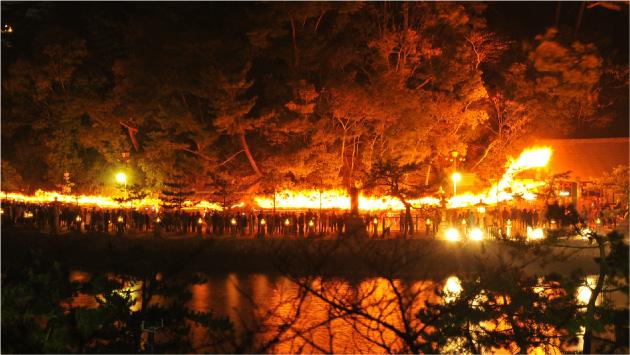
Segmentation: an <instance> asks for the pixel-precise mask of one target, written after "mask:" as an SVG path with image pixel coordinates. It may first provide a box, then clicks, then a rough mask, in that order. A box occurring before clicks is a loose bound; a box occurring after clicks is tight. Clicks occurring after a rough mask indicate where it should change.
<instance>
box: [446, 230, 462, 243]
mask: <svg viewBox="0 0 630 355" xmlns="http://www.w3.org/2000/svg"><path fill="white" fill-rule="evenodd" d="M446 239H448V240H450V241H452V242H456V241H458V240H459V233H457V229H455V228H451V229H449V230H448V232H446Z"/></svg>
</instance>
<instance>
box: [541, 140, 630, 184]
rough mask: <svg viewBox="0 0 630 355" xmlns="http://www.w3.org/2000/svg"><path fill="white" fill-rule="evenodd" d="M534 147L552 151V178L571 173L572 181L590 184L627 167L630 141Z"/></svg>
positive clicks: (559, 142)
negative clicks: (593, 180)
mask: <svg viewBox="0 0 630 355" xmlns="http://www.w3.org/2000/svg"><path fill="white" fill-rule="evenodd" d="M536 145H537V146H549V147H551V149H552V153H551V158H550V161H549V164H548V165H547V168H548V169H549V171H550V172H551V173H553V174H557V173H562V172H565V171H569V170H570V171H572V173H571V174H570V178H571V180H576V181H577V180H578V179H579V180H580V181H584V182H586V181H591V180H592V179H594V178H600V177H602V176H603V174H604V173H610V172H611V171H612V170H613V169H614V168H616V167H617V166H619V165H629V164H630V163H629V161H630V156H629V153H628V151H629V146H630V138H628V137H623V138H596V139H544V140H538V141H537V142H536Z"/></svg>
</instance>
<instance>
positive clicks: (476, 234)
mask: <svg viewBox="0 0 630 355" xmlns="http://www.w3.org/2000/svg"><path fill="white" fill-rule="evenodd" d="M470 238H472V240H474V241H476V242H478V241H480V240H481V238H483V233H481V229H479V228H475V229H473V230H472V232H470Z"/></svg>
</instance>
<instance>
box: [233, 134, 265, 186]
mask: <svg viewBox="0 0 630 355" xmlns="http://www.w3.org/2000/svg"><path fill="white" fill-rule="evenodd" d="M238 136H239V138H240V140H241V145H242V146H243V150H244V151H245V154H246V155H247V159H248V160H249V164H250V165H251V166H252V169H254V172H255V173H256V175H258V177H262V173H261V172H260V170H259V169H258V165H256V162H255V161H254V157H252V153H251V152H250V151H249V146H248V145H247V141H246V140H245V133H239V135H238Z"/></svg>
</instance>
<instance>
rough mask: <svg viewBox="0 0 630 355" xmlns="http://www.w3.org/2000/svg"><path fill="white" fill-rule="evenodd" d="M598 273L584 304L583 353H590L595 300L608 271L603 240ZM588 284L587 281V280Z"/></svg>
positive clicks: (600, 246)
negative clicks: (588, 297)
mask: <svg viewBox="0 0 630 355" xmlns="http://www.w3.org/2000/svg"><path fill="white" fill-rule="evenodd" d="M599 258H600V260H599V275H598V278H597V285H596V286H595V288H594V289H593V292H591V298H590V299H589V300H588V305H587V306H586V317H585V318H586V324H585V325H584V347H583V348H582V353H583V354H590V353H591V347H592V344H593V326H592V321H593V318H594V317H595V315H594V313H595V302H596V301H597V298H598V297H599V294H600V293H601V292H602V289H603V288H604V280H605V279H606V274H607V273H608V264H607V263H606V244H605V243H604V242H599ZM587 286H588V282H587Z"/></svg>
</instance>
